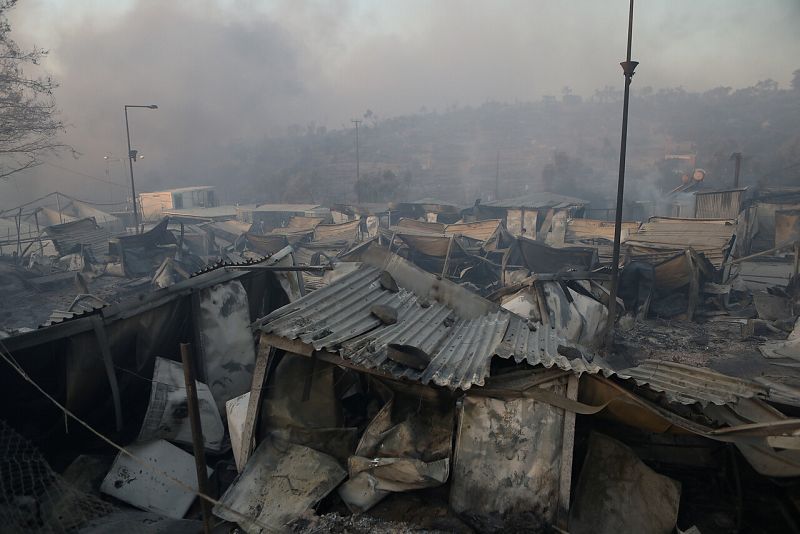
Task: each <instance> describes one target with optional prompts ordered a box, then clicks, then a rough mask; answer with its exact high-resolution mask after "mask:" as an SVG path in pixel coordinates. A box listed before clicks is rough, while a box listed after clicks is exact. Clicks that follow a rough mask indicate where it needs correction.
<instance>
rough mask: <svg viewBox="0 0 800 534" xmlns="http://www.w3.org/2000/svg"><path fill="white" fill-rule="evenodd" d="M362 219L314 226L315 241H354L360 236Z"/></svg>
mask: <svg viewBox="0 0 800 534" xmlns="http://www.w3.org/2000/svg"><path fill="white" fill-rule="evenodd" d="M360 224H361V221H359V220H357V219H356V220H354V221H349V222H346V223H341V224H319V225H317V226H316V227H314V241H347V242H350V243H352V242H354V241H355V240H356V237H357V236H358V227H359V225H360Z"/></svg>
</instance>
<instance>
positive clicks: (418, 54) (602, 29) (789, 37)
mask: <svg viewBox="0 0 800 534" xmlns="http://www.w3.org/2000/svg"><path fill="white" fill-rule="evenodd" d="M766 4H768V5H766ZM11 22H12V27H13V28H14V31H13V35H14V37H15V38H16V39H17V40H18V41H19V42H20V43H21V44H23V45H31V44H34V43H35V44H36V45H38V46H41V47H44V48H47V49H50V50H51V54H50V57H49V59H48V61H47V64H46V65H45V67H46V69H47V70H48V71H49V72H51V73H52V74H53V75H54V77H55V78H56V79H57V80H58V81H59V82H60V83H61V87H60V89H59V90H58V92H57V94H56V97H57V101H58V103H59V106H60V107H61V109H62V110H63V115H64V119H65V120H66V122H67V123H68V124H69V125H70V128H69V131H68V133H67V134H66V135H65V138H64V141H65V142H67V143H69V144H70V145H72V146H73V147H74V148H75V149H76V150H77V151H78V152H79V153H80V156H79V158H78V159H76V160H73V159H71V158H69V157H61V158H60V159H57V158H52V161H53V162H54V163H55V164H56V165H58V166H59V167H60V168H59V167H53V166H49V165H48V166H42V167H39V168H38V169H36V170H34V171H32V172H29V173H26V174H24V175H20V176H19V177H17V178H16V179H15V180H13V181H11V182H9V183H5V184H2V183H0V203H2V204H3V205H4V206H8V205H12V204H13V203H15V202H17V201H22V200H28V199H30V198H32V197H33V196H36V195H37V194H43V193H46V192H49V191H52V190H55V189H58V190H62V191H65V192H69V193H73V194H75V195H78V196H84V197H88V198H93V199H96V200H105V199H108V198H115V199H121V198H124V193H125V184H126V174H125V173H124V168H123V167H122V165H120V164H119V163H113V162H112V163H109V164H108V165H109V167H108V176H109V178H110V181H112V182H115V183H116V185H110V184H106V183H104V182H102V181H97V180H94V179H92V178H87V177H86V176H85V175H90V176H93V177H99V178H101V179H103V180H104V179H105V177H106V165H107V163H106V160H104V159H103V156H105V155H107V154H109V153H110V154H113V156H114V157H116V158H119V157H121V156H123V155H124V154H125V152H126V150H127V148H126V144H125V130H124V116H123V111H122V106H123V104H150V103H155V104H158V106H159V110H157V111H150V110H139V109H137V110H132V111H131V116H130V119H131V136H132V140H133V144H134V148H136V149H138V150H139V151H140V153H141V154H143V155H144V159H143V160H141V161H139V162H137V163H136V172H137V183H138V184H139V186H140V189H142V190H148V189H154V188H159V187H165V186H180V185H187V184H202V183H213V184H217V185H222V184H224V183H225V176H221V175H220V173H224V170H220V166H219V165H218V162H219V161H221V160H222V159H224V157H225V155H226V154H228V153H230V151H231V147H234V146H236V145H237V144H240V143H248V144H253V143H257V142H258V141H259V139H263V138H265V137H275V136H280V135H283V134H284V133H285V132H286V131H287V128H288V127H290V126H291V125H301V126H302V127H303V128H305V127H306V125H308V124H310V123H314V124H315V125H317V126H325V127H327V128H329V129H331V128H340V127H344V126H349V119H350V118H351V117H356V116H361V114H363V113H364V111H365V110H366V109H371V110H373V111H374V112H375V113H376V114H377V115H379V116H381V117H390V116H396V115H400V114H406V113H414V112H417V111H418V110H419V109H420V108H421V107H423V106H425V107H426V108H427V109H439V110H443V109H445V108H447V107H448V106H451V105H454V104H460V105H475V104H481V103H483V102H486V101H489V100H494V101H508V102H513V101H528V100H536V99H538V98H540V97H541V96H542V95H547V94H553V95H559V94H561V91H562V88H563V87H565V86H566V87H569V88H571V90H572V91H573V92H574V93H575V94H582V95H584V96H587V97H588V96H590V95H591V94H592V92H593V91H594V90H595V89H596V88H599V87H603V86H606V85H612V86H615V87H621V81H622V76H621V69H620V68H619V67H618V63H619V61H621V60H622V59H623V58H624V51H625V37H626V35H625V33H626V24H627V2H625V1H624V0H618V1H616V2H613V3H612V2H596V1H590V0H582V1H575V2H571V3H561V2H546V1H536V2H531V1H529V0H515V1H509V2H502V3H501V2H463V1H457V0H443V1H439V2H434V3H430V2H424V1H422V0H418V1H416V0H407V1H404V2H396V3H383V2H381V3H374V4H373V3H370V2H360V1H356V0H351V1H347V0H339V1H336V0H334V1H331V2H328V3H321V2H301V1H297V0H285V1H276V2H274V3H270V4H268V5H264V4H263V3H261V2H249V1H247V2H232V1H228V0H195V1H188V0H185V1H173V2H158V1H156V0H128V1H127V2H121V3H111V2H91V1H87V2H82V3H78V2H62V1H58V0H28V1H27V2H23V3H22V4H21V5H20V6H19V7H18V8H17V9H16V10H15V11H14V12H13V13H12V20H11ZM798 22H800V5H799V4H798V3H797V2H796V1H795V0H772V1H770V2H757V3H756V2H751V1H749V0H710V1H707V2H703V3H702V4H698V3H697V2H694V1H692V0H682V1H676V2H671V3H669V4H663V5H662V4H658V5H655V4H654V3H645V2H640V3H639V4H638V5H637V12H636V26H635V37H634V58H635V59H638V60H640V61H641V62H642V64H641V66H640V67H639V69H638V70H637V74H636V78H635V83H637V84H639V85H641V86H653V87H664V86H678V85H681V86H684V87H686V88H687V89H698V90H699V89H708V88H711V87H715V86H718V85H732V86H744V85H750V84H752V83H754V82H755V81H757V80H759V79H765V78H773V79H775V80H777V81H778V82H780V83H781V84H783V85H785V84H786V83H787V82H788V79H789V76H790V74H791V72H792V71H793V70H794V69H795V68H797V65H796V58H797V57H800V40H798V39H796V27H797V23H798ZM112 159H113V158H112ZM64 169H69V171H66V170H64ZM222 193H223V195H225V194H226V191H223V192H222ZM227 193H228V194H229V200H239V199H238V198H236V195H235V192H227Z"/></svg>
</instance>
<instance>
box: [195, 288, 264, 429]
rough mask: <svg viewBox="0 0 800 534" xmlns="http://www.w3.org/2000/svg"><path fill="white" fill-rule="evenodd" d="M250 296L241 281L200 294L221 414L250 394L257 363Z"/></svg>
mask: <svg viewBox="0 0 800 534" xmlns="http://www.w3.org/2000/svg"><path fill="white" fill-rule="evenodd" d="M249 310H250V308H249V303H248V300H247V292H246V291H245V289H244V286H242V283H241V282H239V281H238V280H234V281H231V282H228V283H225V284H219V285H216V286H212V287H210V288H207V289H203V290H202V291H201V292H200V331H201V336H202V342H203V351H202V354H203V367H204V374H203V376H204V377H205V380H206V383H207V384H208V386H209V387H210V388H211V392H212V393H213V395H214V399H215V400H216V402H217V407H218V408H219V411H220V413H225V402H227V401H229V400H230V399H232V398H234V397H238V396H239V395H241V394H243V393H245V392H247V391H249V389H250V383H251V381H252V378H253V368H254V366H255V361H256V353H255V343H254V341H253V334H252V332H251V331H250V311H249Z"/></svg>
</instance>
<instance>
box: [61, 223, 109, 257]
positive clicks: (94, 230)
mask: <svg viewBox="0 0 800 534" xmlns="http://www.w3.org/2000/svg"><path fill="white" fill-rule="evenodd" d="M45 233H46V234H47V235H48V237H50V239H52V241H53V244H54V245H55V246H56V249H57V250H58V252H59V254H62V255H63V254H69V253H70V252H74V251H75V249H79V248H80V246H81V245H84V246H88V247H89V248H90V249H91V250H92V254H94V257H95V259H98V260H101V259H102V258H105V257H106V255H107V254H108V239H109V238H110V237H111V234H109V233H108V231H107V230H105V229H103V228H100V227H99V226H97V223H96V222H95V220H94V219H93V218H91V217H89V218H86V219H79V220H77V221H72V222H68V223H64V224H56V225H53V226H48V227H47V228H45Z"/></svg>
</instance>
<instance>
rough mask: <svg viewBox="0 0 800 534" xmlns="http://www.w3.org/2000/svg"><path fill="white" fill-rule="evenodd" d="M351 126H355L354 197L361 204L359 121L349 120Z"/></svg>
mask: <svg viewBox="0 0 800 534" xmlns="http://www.w3.org/2000/svg"><path fill="white" fill-rule="evenodd" d="M350 122H352V123H353V124H355V125H356V195H357V196H358V201H359V202H361V184H359V182H360V181H361V161H360V158H359V157H358V125H359V124H361V121H359V120H355V119H353V120H351V121H350Z"/></svg>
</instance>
